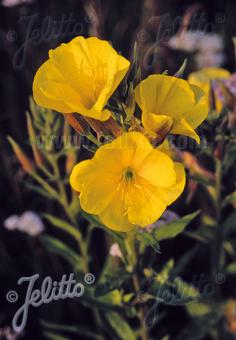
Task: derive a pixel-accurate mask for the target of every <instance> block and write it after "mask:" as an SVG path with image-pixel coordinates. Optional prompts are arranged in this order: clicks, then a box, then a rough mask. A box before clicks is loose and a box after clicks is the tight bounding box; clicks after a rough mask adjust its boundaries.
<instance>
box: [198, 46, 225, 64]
mask: <svg viewBox="0 0 236 340" xmlns="http://www.w3.org/2000/svg"><path fill="white" fill-rule="evenodd" d="M195 61H196V63H197V68H198V69H202V68H206V67H220V66H222V65H223V63H224V61H225V56H224V54H223V53H222V52H216V51H212V50H206V51H199V52H198V53H197V54H196V56H195Z"/></svg>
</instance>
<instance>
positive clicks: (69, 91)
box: [33, 37, 130, 120]
mask: <svg viewBox="0 0 236 340" xmlns="http://www.w3.org/2000/svg"><path fill="white" fill-rule="evenodd" d="M129 65H130V63H129V61H128V60H126V59H125V58H123V57H122V56H120V55H119V54H117V52H116V51H115V50H114V49H113V48H112V46H111V45H110V44H109V43H108V42H107V41H104V40H99V39H98V38H95V37H92V38H88V39H85V38H83V37H77V38H75V39H73V40H72V41H70V42H69V43H68V44H62V45H60V46H59V47H57V48H56V49H55V50H50V51H49V60H47V61H46V62H45V63H44V64H43V65H42V66H41V67H40V68H39V70H38V71H37V73H36V75H35V78H34V84H33V95H34V98H35V101H36V102H37V103H38V104H39V105H41V106H44V107H47V108H50V109H54V110H57V111H59V112H62V113H71V112H78V113H80V114H82V115H84V116H87V117H92V118H95V119H99V120H107V119H108V118H109V117H110V112H109V111H108V110H107V109H104V107H105V105H106V103H107V101H108V99H109V98H110V97H111V95H112V94H113V92H114V91H115V90H116V88H117V87H118V85H119V83H120V82H121V80H122V79H123V78H124V76H125V74H126V72H127V71H128V68H129Z"/></svg>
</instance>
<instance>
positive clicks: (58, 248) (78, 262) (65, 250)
mask: <svg viewBox="0 0 236 340" xmlns="http://www.w3.org/2000/svg"><path fill="white" fill-rule="evenodd" d="M40 240H41V241H42V243H43V244H44V246H45V247H46V248H47V249H48V250H49V251H51V252H52V253H54V254H57V255H60V256H61V257H63V258H64V259H65V260H66V261H68V262H69V263H70V264H71V265H72V266H73V267H74V268H75V270H81V269H82V268H83V259H82V257H81V256H79V255H77V253H76V252H75V251H74V250H72V249H71V248H70V247H68V246H67V245H66V244H65V243H63V242H61V241H59V240H58V239H56V238H54V237H51V236H41V237H40Z"/></svg>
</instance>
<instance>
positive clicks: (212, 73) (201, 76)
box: [188, 67, 230, 111]
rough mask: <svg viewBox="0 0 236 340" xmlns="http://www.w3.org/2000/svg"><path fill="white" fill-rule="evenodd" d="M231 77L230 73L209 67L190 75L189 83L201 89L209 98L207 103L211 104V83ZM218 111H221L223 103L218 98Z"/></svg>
mask: <svg viewBox="0 0 236 340" xmlns="http://www.w3.org/2000/svg"><path fill="white" fill-rule="evenodd" d="M229 77H230V72H229V71H227V70H225V69H223V68H218V67H208V68H204V69H202V70H200V71H197V72H193V73H190V75H189V77H188V82H189V83H191V84H193V85H196V86H198V87H200V88H201V89H202V90H203V91H204V93H205V94H206V96H207V101H208V103H209V95H210V83H211V81H213V80H216V79H227V78H229ZM216 109H217V111H221V109H222V103H221V101H220V99H219V98H217V96H216Z"/></svg>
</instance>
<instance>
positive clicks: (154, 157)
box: [138, 150, 176, 187]
mask: <svg viewBox="0 0 236 340" xmlns="http://www.w3.org/2000/svg"><path fill="white" fill-rule="evenodd" d="M138 174H139V176H141V177H142V185H144V184H145V182H144V181H146V185H147V186H155V187H170V186H171V185H173V184H174V183H175V181H176V176H175V171H174V163H173V161H172V160H171V159H170V157H169V156H167V155H166V154H165V153H163V152H160V151H158V150H153V151H152V152H151V153H149V155H148V156H147V157H146V158H145V160H144V161H143V163H142V164H141V165H140V166H139V168H138ZM138 185H139V184H138Z"/></svg>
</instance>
